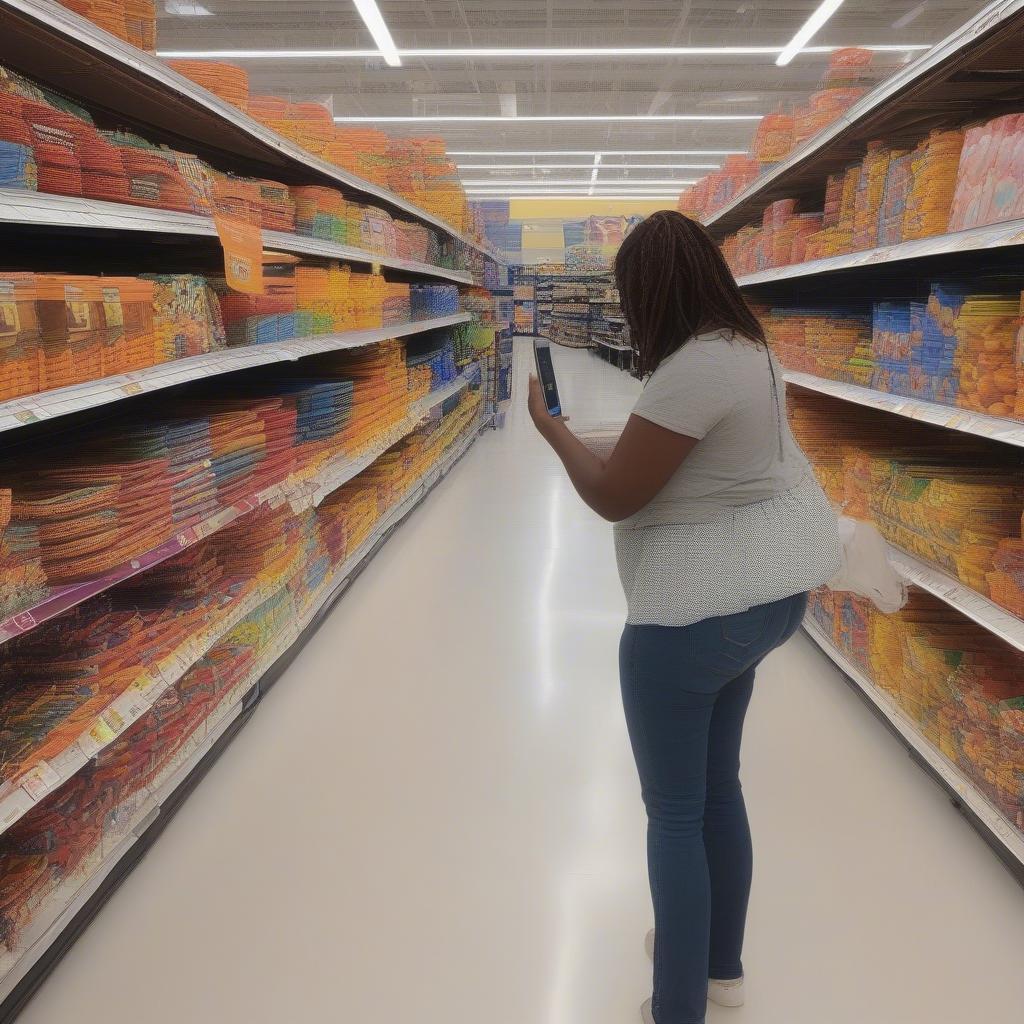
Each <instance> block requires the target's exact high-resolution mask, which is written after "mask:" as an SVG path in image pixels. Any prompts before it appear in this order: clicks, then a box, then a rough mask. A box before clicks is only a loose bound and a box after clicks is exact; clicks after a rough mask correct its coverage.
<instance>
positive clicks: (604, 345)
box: [592, 338, 633, 352]
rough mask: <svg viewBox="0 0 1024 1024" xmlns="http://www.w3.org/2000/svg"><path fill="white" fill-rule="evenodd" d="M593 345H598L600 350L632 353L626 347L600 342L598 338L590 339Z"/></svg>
mask: <svg viewBox="0 0 1024 1024" xmlns="http://www.w3.org/2000/svg"><path fill="white" fill-rule="evenodd" d="M592 340H593V342H594V344H595V345H600V346H601V348H610V349H612V351H614V352H632V351H633V350H632V349H631V348H630V347H629V346H628V345H613V344H612V343H611V342H609V341H601V339H600V338H594V339H592Z"/></svg>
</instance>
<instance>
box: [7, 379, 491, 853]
mask: <svg viewBox="0 0 1024 1024" xmlns="http://www.w3.org/2000/svg"><path fill="white" fill-rule="evenodd" d="M477 375H478V370H477V368H476V367H475V366H474V367H473V369H472V370H470V371H468V372H467V373H464V374H462V375H460V376H459V377H458V378H457V379H456V380H454V381H453V382H452V383H451V384H448V385H446V386H445V387H442V388H439V389H438V390H437V391H435V392H433V393H431V394H430V395H428V396H427V397H426V398H423V399H421V400H420V401H419V402H417V403H415V404H414V405H413V407H412V409H410V411H409V415H408V416H407V417H406V418H405V419H404V420H403V421H402V422H401V423H400V424H398V426H396V427H395V428H394V429H393V430H391V431H388V433H387V434H385V435H384V436H383V437H382V438H381V439H380V440H378V441H377V442H376V443H375V444H374V445H373V446H372V447H370V448H369V449H367V450H366V451H364V452H361V453H359V454H358V455H356V456H349V455H343V456H339V457H337V458H335V459H331V460H329V461H328V462H326V463H325V464H324V465H323V466H321V467H320V468H319V469H318V470H317V472H316V474H315V475H313V476H312V477H310V476H305V475H300V476H299V477H298V478H296V479H292V480H285V481H282V482H281V483H277V484H274V485H273V486H271V487H267V488H266V489H264V490H262V491H257V492H255V493H254V494H252V495H250V496H249V497H247V498H244V499H243V500H241V501H239V502H238V503H236V504H235V505H233V506H231V507H230V508H225V509H220V510H219V511H217V512H215V513H214V514H213V515H212V516H210V517H209V518H208V519H205V520H203V521H202V522H201V523H198V524H196V525H195V526H191V527H189V528H188V529H187V530H184V531H182V532H181V533H178V534H176V535H175V536H174V537H171V538H169V539H168V540H166V541H164V543H162V544H160V545H158V546H157V547H155V548H152V549H150V550H149V551H145V552H142V553H140V554H138V555H136V556H135V557H134V558H133V559H132V560H131V561H130V562H128V563H126V564H124V565H122V566H120V567H119V568H117V569H115V570H114V571H113V572H110V573H107V574H105V575H103V576H100V577H97V578H96V579H92V580H89V581H87V582H85V583H77V584H75V585H73V586H67V587H60V588H57V589H56V590H54V591H53V592H52V593H51V594H49V595H48V596H47V597H46V598H44V599H43V600H42V601H40V602H39V603H38V604H36V605H33V606H31V607H29V608H25V609H23V610H21V611H19V612H17V613H16V614H14V615H11V616H9V617H8V618H6V619H2V620H0V644H3V643H5V642H6V641H8V640H11V639H13V638H14V637H16V636H21V635H22V634H23V633H28V632H29V631H31V630H33V629H35V628H36V627H37V626H39V625H41V624H42V623H44V622H48V621H49V620H50V619H53V618H56V616H58V615H61V614H63V613H64V612H66V611H68V610H69V609H71V608H74V607H75V606H76V605H79V604H81V603H82V602H83V601H87V600H89V598H91V597H95V596H96V595H97V594H102V593H103V592H104V591H106V590H110V589H111V588H112V587H115V586H117V584H119V583H124V582H125V580H130V579H132V578H133V577H134V576H138V575H139V574H140V573H143V572H146V571H147V570H148V569H152V568H153V567H154V566H156V565H159V564H160V563H161V562H166V561H167V559H168V558H173V557H174V556H175V555H177V554H180V553H181V552H182V551H184V550H185V549H186V548H190V547H192V546H193V545H195V544H198V543H199V542H200V541H202V540H205V539H206V538H207V537H211V536H213V534H215V533H218V532H219V531H220V530H223V529H225V528H227V527H228V526H230V525H231V524H232V523H234V522H236V521H237V520H238V519H241V518H242V517H243V516H246V515H249V514H250V513H252V512H254V511H255V510H256V509H257V508H259V507H260V506H261V505H269V504H271V503H274V502H279V501H288V502H289V503H290V504H291V505H292V506H293V507H295V508H300V507H301V506H302V504H303V503H306V502H308V501H310V500H312V503H313V504H315V505H319V504H320V502H321V501H322V500H323V499H324V497H326V495H328V494H330V493H331V492H332V491H336V490H337V489H338V488H339V487H341V486H342V485H343V484H345V483H347V482H348V481H349V480H352V479H353V478H354V477H356V476H358V475H359V474H360V473H361V472H362V471H363V470H364V469H366V468H367V467H368V466H370V465H372V464H373V463H374V462H376V461H377V459H378V458H380V456H381V455H383V454H384V452H386V451H387V450H388V449H389V448H392V447H394V446H395V445H396V444H398V442H399V441H401V440H402V439H403V438H404V437H407V436H408V435H409V434H411V433H412V432H413V431H414V430H415V429H416V427H417V426H419V424H420V423H421V422H422V421H423V419H424V417H426V416H427V415H428V414H429V413H430V412H431V411H432V410H433V409H436V408H438V407H440V406H441V405H443V404H444V403H445V402H446V401H448V399H449V398H452V397H453V396H454V395H456V394H458V393H459V392H460V391H462V390H463V389H464V388H465V387H467V386H468V384H469V382H470V380H471V379H473V378H475V377H476V376H477ZM193 660H195V659H193ZM0 793H2V787H0ZM5 819H6V816H5V814H4V811H3V799H2V797H0V833H2V831H3V829H4V828H6V827H8V826H9V825H10V824H11V822H10V821H6V820H5Z"/></svg>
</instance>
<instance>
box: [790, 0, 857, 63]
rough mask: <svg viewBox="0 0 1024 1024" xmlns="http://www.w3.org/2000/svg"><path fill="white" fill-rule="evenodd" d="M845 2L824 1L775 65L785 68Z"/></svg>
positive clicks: (839, 0) (835, 0)
mask: <svg viewBox="0 0 1024 1024" xmlns="http://www.w3.org/2000/svg"><path fill="white" fill-rule="evenodd" d="M842 4H843V0H823V3H822V4H821V5H820V6H819V7H818V8H817V10H815V12H814V13H813V14H812V15H811V16H810V17H809V18H808V19H807V20H806V21H805V22H804V23H803V26H802V27H801V28H800V31H799V32H797V34H796V35H795V36H793V38H792V39H791V40H790V41H789V42H788V43H787V44H786V48H785V49H784V50H783V51H782V53H780V54H779V55H778V57H776V58H775V63H776V64H777V65H778V66H779V67H780V68H784V67H785V66H786V65H787V64H788V63H789V62H790V61H791V60H792V59H793V58H794V57H795V56H796V55H797V54H798V53H799V52H800V51H801V50H802V49H803V48H804V43H806V42H807V41H808V40H809V39H810V38H811V37H812V36H813V35H814V34H815V33H816V32H817V31H818V29H819V28H821V26H822V25H824V24H825V22H826V21H828V19H829V18H831V17H832V15H833V14H835V13H836V11H838V10H839V8H840V7H841V6H842Z"/></svg>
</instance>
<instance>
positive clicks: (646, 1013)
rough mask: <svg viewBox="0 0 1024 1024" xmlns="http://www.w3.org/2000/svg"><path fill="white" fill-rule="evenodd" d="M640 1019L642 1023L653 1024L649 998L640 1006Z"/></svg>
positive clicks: (652, 1012)
mask: <svg viewBox="0 0 1024 1024" xmlns="http://www.w3.org/2000/svg"><path fill="white" fill-rule="evenodd" d="M640 1019H641V1020H642V1021H643V1022H644V1024H654V1011H653V1010H652V1009H651V1001H650V999H648V1000H647V1002H646V1003H644V1005H643V1006H641V1007H640Z"/></svg>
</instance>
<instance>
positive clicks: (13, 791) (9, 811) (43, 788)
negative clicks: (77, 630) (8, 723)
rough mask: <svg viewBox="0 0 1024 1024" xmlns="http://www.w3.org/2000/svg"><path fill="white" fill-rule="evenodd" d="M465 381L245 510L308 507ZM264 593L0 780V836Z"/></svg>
mask: <svg viewBox="0 0 1024 1024" xmlns="http://www.w3.org/2000/svg"><path fill="white" fill-rule="evenodd" d="M468 384H469V378H468V376H467V375H466V374H462V375H460V377H459V378H458V379H457V380H455V381H453V382H452V383H450V384H448V385H446V386H445V387H443V388H439V389H438V390H437V391H435V392H432V393H431V394H430V395H428V396H426V397H424V398H423V399H421V400H420V401H419V402H417V403H416V404H415V405H414V406H413V407H412V409H411V410H410V413H409V415H408V416H407V417H406V419H405V420H403V422H402V423H401V424H400V425H399V426H398V427H396V428H395V429H394V430H392V431H391V432H389V434H388V435H387V436H386V437H385V438H384V439H383V440H381V441H379V442H378V443H377V444H376V445H374V447H373V448H371V449H370V450H369V451H367V452H364V453H363V454H362V455H360V456H359V457H358V458H356V459H339V460H338V461H337V462H334V463H327V464H325V465H324V466H323V467H322V469H321V470H320V471H319V472H318V473H317V474H316V476H315V477H314V478H313V479H312V480H310V481H303V482H302V483H300V484H298V486H297V487H295V488H293V490H294V493H290V491H289V485H288V483H287V482H285V483H283V484H277V485H274V486H272V487H269V488H268V489H267V490H266V491H264V492H262V493H261V494H259V495H256V496H255V497H254V499H252V500H251V502H250V504H251V507H250V509H249V511H254V510H255V509H256V508H258V507H260V506H261V505H264V504H273V503H275V502H279V501H286V500H287V501H289V502H290V503H291V504H292V506H293V507H294V508H295V509H296V511H299V510H301V509H302V508H304V507H308V506H310V505H319V504H320V503H321V502H322V501H323V500H324V498H326V497H327V496H328V495H329V494H331V493H332V492H334V491H336V490H337V489H338V488H339V487H342V486H343V485H344V484H346V483H348V482H349V481H350V480H353V479H354V478H355V477H357V476H358V475H359V474H360V473H362V472H363V471H364V470H366V469H367V468H368V467H369V466H371V465H373V463H374V462H376V461H377V459H379V458H380V457H381V456H382V455H383V454H384V453H385V452H387V451H389V450H390V449H391V448H393V447H394V446H395V445H396V444H397V443H398V442H399V441H401V440H402V439H403V438H405V437H408V436H409V434H411V433H412V432H413V431H414V430H415V429H416V428H417V427H418V426H419V424H420V423H421V422H422V421H423V419H424V417H425V416H427V415H428V414H429V413H430V411H431V410H433V409H435V408H437V407H438V406H440V405H442V404H443V403H444V402H446V401H447V400H448V399H449V398H451V397H452V396H453V395H456V394H458V393H459V392H460V391H461V390H462V389H463V388H465V387H466V386H467V385H468ZM243 514H245V513H243ZM240 517H241V516H235V517H234V518H232V519H231V520H230V522H229V523H225V524H224V525H225V526H226V525H230V524H232V523H234V522H237V521H238V519H239V518H240ZM220 528H223V527H220ZM216 532H218V529H212V530H210V531H209V532H205V533H203V534H202V536H201V537H200V538H198V539H197V542H198V540H205V539H206V538H207V537H209V536H212V535H213V534H214V533H216ZM267 596H268V595H267V594H266V592H265V591H264V590H262V589H261V588H257V589H256V590H254V591H253V593H252V594H250V595H247V596H246V597H245V598H244V599H243V600H242V601H241V602H240V603H239V605H238V606H237V607H236V608H233V609H231V611H230V612H229V614H228V615H227V616H225V618H224V619H223V620H222V621H219V622H218V623H216V625H215V627H214V629H212V630H209V631H207V632H205V633H200V634H198V635H193V636H191V637H189V639H188V640H186V641H185V642H184V643H183V644H182V645H181V646H180V647H179V648H178V649H176V650H175V651H173V652H171V653H170V654H167V655H165V656H164V657H162V658H161V660H160V661H159V662H156V663H155V664H154V665H153V666H151V667H147V669H146V670H145V671H143V672H141V673H140V675H139V676H138V677H136V679H135V680H133V681H132V683H130V684H129V685H128V687H126V689H125V690H124V691H123V692H122V693H121V694H118V695H117V696H114V697H113V698H112V699H111V701H110V703H109V704H107V705H106V707H105V708H104V709H103V710H102V711H100V712H98V713H97V714H96V715H94V716H93V717H92V718H91V719H90V720H89V721H88V722H87V723H86V724H85V725H84V726H83V727H82V730H81V732H80V734H79V736H78V737H77V738H76V739H75V740H74V741H73V742H70V743H69V744H68V745H67V747H65V749H64V750H62V751H61V752H60V753H59V754H57V755H55V756H53V757H52V758H50V759H49V760H40V761H38V762H37V763H36V764H34V765H33V766H32V767H31V768H29V769H28V770H27V771H25V772H23V773H22V774H21V775H19V776H18V777H17V779H16V780H11V781H10V782H8V783H6V784H5V785H4V789H5V790H6V792H5V793H4V795H3V796H2V797H0V835H3V833H4V832H6V831H7V830H8V829H9V828H10V827H11V826H12V825H14V824H15V823H16V822H17V821H19V820H20V819H21V818H22V817H24V815H25V814H27V813H28V811H29V810H31V809H32V808H33V807H34V806H35V805H36V804H37V803H39V802H40V801H41V800H43V799H45V798H46V797H47V796H49V795H50V794H51V793H52V792H53V791H54V790H56V789H58V788H59V787H60V786H62V785H63V784H64V783H65V782H67V781H68V779H70V778H71V777H72V776H73V775H75V774H76V773H77V772H78V771H79V770H81V768H82V766H83V765H85V764H87V763H88V762H89V761H90V760H91V759H92V758H93V757H95V756H96V754H97V753H99V752H100V751H101V750H103V749H104V748H106V747H107V746H109V745H110V744H111V743H113V742H114V741H115V740H116V739H117V738H118V737H119V736H121V735H122V734H123V733H124V731H125V730H126V729H128V728H129V727H130V726H131V725H132V724H133V723H135V722H136V721H138V720H139V719H140V718H141V717H142V716H143V715H145V714H146V713H147V712H148V711H149V709H150V708H151V707H152V706H153V704H154V703H155V701H156V700H157V699H158V698H159V697H160V696H161V694H163V693H164V692H166V691H167V690H168V689H169V688H170V687H171V686H174V685H175V684H176V683H177V682H178V681H179V680H180V679H181V678H182V676H183V675H184V674H185V673H186V672H187V671H188V670H189V668H191V666H192V665H194V664H195V663H196V662H197V661H198V660H199V659H200V658H202V657H203V656H204V655H205V654H206V652H207V651H208V650H209V649H210V648H211V647H213V646H214V645H215V644H216V643H217V641H218V640H220V639H221V637H222V636H223V635H224V634H225V633H226V632H227V631H228V630H230V629H231V628H233V626H234V625H235V623H236V622H237V621H239V620H240V619H241V618H244V617H245V615H247V614H249V612H251V611H252V610H253V609H254V608H255V607H258V606H259V604H261V603H262V602H263V601H265V600H267ZM45 621H49V619H44V620H41V621H40V622H39V623H38V624H40V625H41V624H42V622H45ZM22 635H24V634H22ZM112 723H113V724H112ZM94 734H95V735H94ZM98 737H104V738H103V739H100V738H98Z"/></svg>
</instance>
